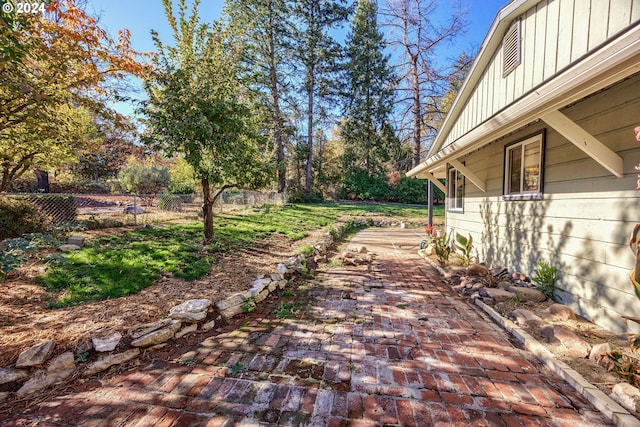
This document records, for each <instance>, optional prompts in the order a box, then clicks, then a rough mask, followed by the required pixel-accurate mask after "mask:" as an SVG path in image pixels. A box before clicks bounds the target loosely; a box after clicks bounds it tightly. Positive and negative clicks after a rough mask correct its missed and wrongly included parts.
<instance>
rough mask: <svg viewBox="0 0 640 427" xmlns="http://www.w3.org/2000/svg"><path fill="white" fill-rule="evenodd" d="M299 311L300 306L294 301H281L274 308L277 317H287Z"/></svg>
mask: <svg viewBox="0 0 640 427" xmlns="http://www.w3.org/2000/svg"><path fill="white" fill-rule="evenodd" d="M298 313H300V307H299V306H298V304H296V303H294V302H284V301H283V302H281V303H280V307H278V310H276V317H277V318H278V319H288V318H290V317H293V316H295V315H297V314H298Z"/></svg>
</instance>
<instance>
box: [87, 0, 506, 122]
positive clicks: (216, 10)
mask: <svg viewBox="0 0 640 427" xmlns="http://www.w3.org/2000/svg"><path fill="white" fill-rule="evenodd" d="M459 1H460V2H461V3H462V5H463V7H464V8H466V10H467V11H468V14H467V21H468V27H467V31H466V33H465V34H463V35H461V36H460V37H459V38H458V41H457V42H456V43H455V44H454V45H452V46H451V49H450V51H449V52H450V53H451V54H450V55H447V56H448V57H449V58H447V59H455V58H457V57H458V56H459V54H460V52H461V51H462V50H464V51H466V52H467V53H475V52H476V51H477V50H478V48H479V47H480V45H481V44H482V41H483V40H484V37H485V35H486V34H487V31H488V30H489V27H490V26H491V24H492V22H493V20H494V18H495V17H496V15H497V13H498V11H499V10H500V9H501V8H502V7H503V6H505V5H506V4H507V3H508V2H509V0H480V1H478V0H459ZM438 2H439V5H438V6H437V12H438V13H441V14H442V15H443V17H446V16H448V14H449V11H450V10H451V7H452V5H453V4H454V3H457V0H438ZM175 3H177V0H174V4H175ZM223 4H224V1H223V0H202V2H201V4H200V18H201V22H211V21H213V20H214V19H216V18H218V17H219V16H220V13H221V10H222V6H223ZM87 10H88V11H89V12H91V13H92V14H93V15H94V16H98V17H99V23H100V25H101V27H102V28H104V29H106V30H107V31H108V32H109V33H110V34H111V35H112V36H113V37H114V38H115V37H117V34H118V30H119V29H124V28H127V29H129V30H130V31H131V43H132V46H133V48H134V49H136V50H138V51H143V52H146V51H153V50H155V46H154V44H153V41H152V40H151V34H150V31H151V30H152V29H154V30H156V31H157V32H158V33H159V35H160V39H161V40H162V41H163V43H165V44H171V43H172V40H173V35H172V33H171V29H170V28H169V26H168V24H167V20H166V17H165V16H164V7H163V5H162V1H161V0H87ZM382 31H383V33H384V29H382ZM134 85H135V83H134ZM135 96H136V95H134V97H135ZM137 96H138V97H141V96H143V94H142V93H140V94H137ZM116 109H117V110H119V111H120V112H121V113H123V114H127V115H128V114H131V113H132V112H133V110H134V106H133V105H130V104H120V105H118V106H117V107H116Z"/></svg>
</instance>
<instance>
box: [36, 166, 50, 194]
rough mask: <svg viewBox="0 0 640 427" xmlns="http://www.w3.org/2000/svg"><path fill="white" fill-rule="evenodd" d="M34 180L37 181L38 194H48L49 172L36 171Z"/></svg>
mask: <svg viewBox="0 0 640 427" xmlns="http://www.w3.org/2000/svg"><path fill="white" fill-rule="evenodd" d="M36 179H37V180H38V192H40V193H49V190H50V189H49V172H47V171H43V170H41V169H36Z"/></svg>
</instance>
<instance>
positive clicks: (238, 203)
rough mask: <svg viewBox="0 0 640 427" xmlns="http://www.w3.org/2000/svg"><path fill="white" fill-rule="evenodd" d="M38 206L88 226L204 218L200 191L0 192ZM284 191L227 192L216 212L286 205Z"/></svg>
mask: <svg viewBox="0 0 640 427" xmlns="http://www.w3.org/2000/svg"><path fill="white" fill-rule="evenodd" d="M0 197H9V198H14V199H19V200H25V201H27V202H30V203H32V204H34V205H36V206H37V207H38V208H39V210H40V211H41V212H42V214H43V215H45V216H46V217H48V218H49V219H50V220H51V222H52V223H53V224H55V225H69V226H82V227H84V228H88V229H94V228H106V227H117V226H125V225H144V224H155V223H163V222H170V221H180V220H195V219H198V218H201V217H202V204H203V198H202V195H196V194H117V195H114V194H39V193H19V194H13V193H12V194H0ZM286 203H287V198H286V195H285V194H283V193H264V192H255V191H226V192H224V193H222V195H221V196H220V197H219V198H218V200H217V201H216V207H215V211H216V212H237V211H239V210H242V209H246V208H251V207H261V206H274V205H284V204H286Z"/></svg>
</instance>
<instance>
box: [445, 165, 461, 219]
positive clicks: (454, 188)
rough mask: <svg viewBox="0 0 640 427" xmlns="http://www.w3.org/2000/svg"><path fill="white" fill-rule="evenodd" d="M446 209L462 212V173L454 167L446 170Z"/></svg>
mask: <svg viewBox="0 0 640 427" xmlns="http://www.w3.org/2000/svg"><path fill="white" fill-rule="evenodd" d="M447 193H448V198H447V210H449V211H453V212H462V211H463V210H464V175H462V173H461V172H460V171H459V170H458V169H455V168H451V169H449V171H448V172H447Z"/></svg>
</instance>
